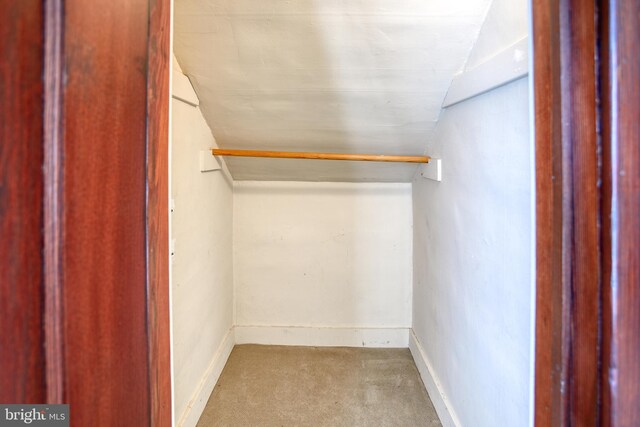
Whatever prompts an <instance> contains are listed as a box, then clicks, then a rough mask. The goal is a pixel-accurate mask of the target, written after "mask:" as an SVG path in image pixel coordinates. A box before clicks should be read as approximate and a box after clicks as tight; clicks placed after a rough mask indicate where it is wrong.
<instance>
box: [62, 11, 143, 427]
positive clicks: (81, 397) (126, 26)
mask: <svg viewBox="0 0 640 427" xmlns="http://www.w3.org/2000/svg"><path fill="white" fill-rule="evenodd" d="M64 16H65V21H64V60H65V69H66V84H65V91H64V111H63V124H64V167H63V177H62V179H63V183H64V187H63V198H62V200H63V204H64V237H63V240H64V251H63V253H62V268H63V270H64V273H63V274H64V299H63V300H64V335H65V384H66V399H67V402H68V403H69V404H70V405H71V408H73V409H72V418H73V425H77V426H89V425H92V426H118V425H121V426H148V425H150V389H149V348H148V335H147V334H148V330H147V313H146V307H147V289H146V283H147V270H146V251H147V247H146V236H145V233H146V221H147V218H146V194H145V192H146V179H147V172H146V166H147V152H146V141H147V135H146V132H147V60H148V55H147V50H148V35H149V3H148V0H114V1H108V2H98V3H96V2H86V1H84V0H67V1H66V2H65V13H64Z"/></svg>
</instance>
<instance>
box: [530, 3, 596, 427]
mask: <svg viewBox="0 0 640 427" xmlns="http://www.w3.org/2000/svg"><path fill="white" fill-rule="evenodd" d="M595 18H596V11H595V5H594V4H593V3H583V2H580V1H579V0H543V1H539V2H533V32H534V43H533V45H534V87H535V90H534V102H535V133H536V140H535V144H536V230H537V248H536V259H537V261H536V262H537V265H536V271H537V279H536V292H537V296H536V353H535V355H536V361H535V365H536V375H535V383H536V384H535V423H536V426H556V425H594V423H596V422H597V416H598V412H597V408H598V363H599V354H598V345H599V342H598V336H599V329H598V328H599V318H598V312H599V307H600V305H599V304H600V275H599V271H600V264H599V256H600V241H599V228H598V224H599V209H598V206H599V191H598V179H599V169H598V152H599V147H598V136H597V131H598V128H597V104H596V89H597V74H596V63H595V58H596V49H597V28H596V20H595ZM578 82H579V84H578Z"/></svg>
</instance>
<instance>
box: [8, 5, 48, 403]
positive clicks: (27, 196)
mask: <svg viewBox="0 0 640 427" xmlns="http://www.w3.org/2000/svg"><path fill="white" fill-rule="evenodd" d="M43 39H44V37H43V10H42V2H41V1H40V0H23V1H3V2H0V52H1V55H0V100H1V101H0V328H1V330H2V333H0V402H1V403H16V402H24V403H37V402H42V401H44V399H45V394H46V393H45V356H44V346H43V340H44V334H43V308H44V306H43V298H44V297H43V289H42V275H43V268H42V265H43V257H42V244H43V234H42V228H43V202H42V196H43V178H42V173H41V167H42V161H43V156H44V153H43V145H42V136H43V125H42V115H43V84H42V78H41V76H42V71H43V53H44V46H43Z"/></svg>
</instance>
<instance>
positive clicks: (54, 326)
mask: <svg viewBox="0 0 640 427" xmlns="http://www.w3.org/2000/svg"><path fill="white" fill-rule="evenodd" d="M63 16H64V15H63V1H62V0H45V2H44V29H45V37H44V43H45V52H44V84H45V96H44V110H45V111H44V131H45V132H44V152H45V157H44V168H43V172H44V185H45V191H44V294H45V295H44V297H45V298H44V301H45V325H44V330H45V352H46V361H47V363H46V366H47V369H46V382H47V399H46V401H47V403H64V402H65V399H66V398H65V389H64V377H65V372H64V371H65V369H64V361H65V359H64V301H63V288H62V286H63V267H62V248H63V247H64V241H63V236H64V230H63V223H64V217H63V209H62V195H63V192H62V190H63V183H62V174H63V161H64V155H63V151H64V147H63V144H64V135H63V131H62V113H63V108H62V106H63V102H62V94H63V85H62V82H63V74H64V67H63V64H64V60H63V55H64V53H63V34H62V28H63V19H64V18H63Z"/></svg>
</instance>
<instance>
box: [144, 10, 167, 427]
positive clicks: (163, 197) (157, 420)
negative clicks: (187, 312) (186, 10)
mask: <svg viewBox="0 0 640 427" xmlns="http://www.w3.org/2000/svg"><path fill="white" fill-rule="evenodd" d="M149 7H150V27H149V59H148V61H149V66H148V76H147V206H146V209H147V223H146V227H147V324H148V340H149V387H150V399H151V402H150V403H151V405H150V410H151V414H150V423H151V425H152V426H154V427H163V426H166V427H170V426H171V425H172V413H171V356H170V355H171V345H170V319H169V102H170V100H169V91H170V89H169V70H170V67H171V47H170V43H171V39H170V35H171V31H170V29H171V3H170V0H150V5H149Z"/></svg>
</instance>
